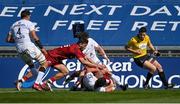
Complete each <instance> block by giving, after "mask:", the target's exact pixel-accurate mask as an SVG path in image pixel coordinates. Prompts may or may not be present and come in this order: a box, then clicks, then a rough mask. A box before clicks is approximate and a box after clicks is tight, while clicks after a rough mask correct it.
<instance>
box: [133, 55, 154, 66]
mask: <svg viewBox="0 0 180 104" xmlns="http://www.w3.org/2000/svg"><path fill="white" fill-rule="evenodd" d="M151 58H152V57H151V56H150V55H144V56H142V57H139V58H134V62H135V63H136V65H138V66H140V67H143V64H144V62H145V61H146V60H150V59H151Z"/></svg>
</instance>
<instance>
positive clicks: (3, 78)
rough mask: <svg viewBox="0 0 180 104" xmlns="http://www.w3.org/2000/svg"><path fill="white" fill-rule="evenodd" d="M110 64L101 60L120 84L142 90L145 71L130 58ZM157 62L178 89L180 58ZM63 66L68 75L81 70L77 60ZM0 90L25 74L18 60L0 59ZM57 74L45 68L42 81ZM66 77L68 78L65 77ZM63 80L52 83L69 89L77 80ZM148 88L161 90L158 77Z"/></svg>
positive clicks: (122, 58) (152, 80) (33, 79)
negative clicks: (66, 69)
mask: <svg viewBox="0 0 180 104" xmlns="http://www.w3.org/2000/svg"><path fill="white" fill-rule="evenodd" d="M110 60H111V62H110V63H109V64H107V62H106V61H105V60H104V59H102V61H103V63H104V64H105V65H106V66H107V68H108V69H109V70H110V71H112V73H114V74H115V75H117V76H119V77H120V82H121V83H128V84H129V88H142V87H143V82H144V81H145V77H146V74H147V70H144V69H141V68H139V67H138V66H136V65H135V63H134V62H131V61H130V58H125V57H110ZM158 61H159V62H160V63H161V64H162V66H163V69H164V72H165V73H166V78H167V79H168V82H169V83H175V84H176V86H175V88H180V70H179V62H180V58H159V59H158ZM64 64H65V65H66V66H67V68H68V69H69V71H70V74H71V73H72V72H74V71H78V70H80V69H81V64H80V62H79V61H77V60H64ZM0 66H1V73H0V88H13V87H15V86H14V85H13V82H14V81H15V80H17V79H18V78H22V76H23V75H24V74H25V73H26V72H27V69H28V66H27V65H24V63H23V62H22V61H21V60H20V59H19V58H0ZM55 73H57V70H55V69H53V68H47V70H46V74H45V77H44V78H43V79H44V80H46V79H48V78H49V77H51V76H52V75H54V74H55ZM66 77H68V76H66ZM64 80H65V78H62V79H61V80H58V81H56V82H55V83H54V87H56V88H69V87H71V86H72V85H73V84H74V82H75V81H76V80H77V78H76V79H74V80H72V81H71V82H70V83H69V84H67V85H65V86H64V84H63V83H64ZM34 81H35V77H34V78H31V79H29V80H27V82H25V83H24V84H23V87H24V88H30V87H31V86H32V84H33V83H34ZM149 84H150V86H151V87H152V88H162V86H163V85H162V82H161V81H160V79H159V76H158V75H157V74H155V75H154V76H153V78H152V79H151V80H150V83H149Z"/></svg>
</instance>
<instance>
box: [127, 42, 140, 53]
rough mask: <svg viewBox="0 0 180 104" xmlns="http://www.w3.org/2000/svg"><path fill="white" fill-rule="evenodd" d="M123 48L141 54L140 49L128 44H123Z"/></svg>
mask: <svg viewBox="0 0 180 104" xmlns="http://www.w3.org/2000/svg"><path fill="white" fill-rule="evenodd" d="M131 44H132V43H131ZM125 49H126V50H128V51H129V52H131V53H134V54H141V51H140V50H134V49H133V48H132V46H131V45H130V44H127V45H125Z"/></svg>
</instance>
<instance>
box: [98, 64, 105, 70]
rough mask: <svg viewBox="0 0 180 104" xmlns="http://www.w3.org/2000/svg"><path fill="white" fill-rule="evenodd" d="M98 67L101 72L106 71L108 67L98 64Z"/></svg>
mask: <svg viewBox="0 0 180 104" xmlns="http://www.w3.org/2000/svg"><path fill="white" fill-rule="evenodd" d="M97 67H98V68H99V69H100V70H102V69H104V68H105V67H106V66H105V65H100V64H98V65H97Z"/></svg>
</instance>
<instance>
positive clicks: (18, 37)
mask: <svg viewBox="0 0 180 104" xmlns="http://www.w3.org/2000/svg"><path fill="white" fill-rule="evenodd" d="M16 34H17V37H16V38H17V39H22V38H25V36H24V35H22V34H21V28H19V29H18V31H17V33H16Z"/></svg>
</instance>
